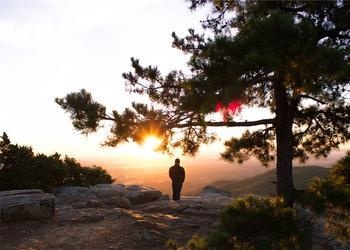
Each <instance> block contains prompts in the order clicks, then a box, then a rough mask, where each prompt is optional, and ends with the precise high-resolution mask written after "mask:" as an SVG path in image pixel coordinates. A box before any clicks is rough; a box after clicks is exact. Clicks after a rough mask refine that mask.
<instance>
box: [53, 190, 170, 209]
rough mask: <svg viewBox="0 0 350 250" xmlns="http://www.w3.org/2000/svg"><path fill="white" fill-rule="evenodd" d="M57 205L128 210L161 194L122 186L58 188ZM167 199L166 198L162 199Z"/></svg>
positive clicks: (156, 191) (55, 192) (155, 198)
mask: <svg viewBox="0 0 350 250" xmlns="http://www.w3.org/2000/svg"><path fill="white" fill-rule="evenodd" d="M54 194H55V196H56V202H57V204H58V205H67V204H68V205H71V206H72V207H73V208H76V209H80V208H93V207H97V208H102V207H119V208H130V207H131V205H135V204H143V203H146V202H150V201H155V200H157V199H159V198H160V197H161V195H162V193H161V192H160V191H158V190H156V189H154V188H149V187H144V186H139V185H130V186H125V185H123V184H99V185H96V186H93V187H60V188H57V189H55V190H54ZM164 199H167V197H164Z"/></svg>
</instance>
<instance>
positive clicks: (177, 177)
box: [169, 165, 185, 182]
mask: <svg viewBox="0 0 350 250" xmlns="http://www.w3.org/2000/svg"><path fill="white" fill-rule="evenodd" d="M169 177H170V179H171V180H172V181H173V182H184V180H185V169H184V168H183V167H181V166H180V165H174V166H172V167H171V168H170V169H169Z"/></svg>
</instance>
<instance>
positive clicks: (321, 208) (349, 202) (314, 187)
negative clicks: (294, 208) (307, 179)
mask: <svg viewBox="0 0 350 250" xmlns="http://www.w3.org/2000/svg"><path fill="white" fill-rule="evenodd" d="M349 170H350V151H348V152H347V154H346V156H345V157H344V158H343V159H341V160H340V161H338V163H337V164H335V165H334V166H333V168H332V170H331V173H330V175H329V176H328V177H327V178H326V179H324V180H320V179H319V178H315V179H314V180H313V182H312V183H311V185H310V187H309V189H308V190H307V191H306V193H305V194H304V195H303V197H302V198H301V200H300V202H301V203H302V204H304V205H307V206H310V207H311V208H312V210H313V211H315V212H316V213H317V214H320V215H322V216H324V217H325V219H326V222H327V224H326V229H327V230H328V231H329V232H331V233H332V234H333V235H335V236H336V237H337V238H338V239H339V240H340V241H343V242H345V243H347V244H350V182H349V179H350V171H349Z"/></svg>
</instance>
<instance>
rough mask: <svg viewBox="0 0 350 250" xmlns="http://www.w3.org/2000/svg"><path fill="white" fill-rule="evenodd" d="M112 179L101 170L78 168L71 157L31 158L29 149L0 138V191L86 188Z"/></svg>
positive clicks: (42, 155) (5, 138)
mask: <svg viewBox="0 0 350 250" xmlns="http://www.w3.org/2000/svg"><path fill="white" fill-rule="evenodd" d="M113 181H114V180H113V179H112V177H111V176H110V175H109V174H108V173H107V172H106V170H104V169H102V168H101V167H97V166H92V167H82V166H81V165H80V164H79V163H78V162H77V161H76V160H75V159H74V158H69V157H68V156H66V157H65V158H64V159H63V160H62V159H61V157H60V155H59V154H57V153H55V154H53V155H50V156H46V155H44V154H37V155H34V153H33V150H32V148H31V147H27V146H19V145H17V144H15V145H14V144H11V141H10V140H9V138H8V136H7V135H6V133H4V134H3V136H2V137H0V191H1V190H11V189H29V188H39V189H43V190H45V191H51V190H52V189H53V188H55V187H57V186H63V185H76V186H89V185H95V184H98V183H112V182H113Z"/></svg>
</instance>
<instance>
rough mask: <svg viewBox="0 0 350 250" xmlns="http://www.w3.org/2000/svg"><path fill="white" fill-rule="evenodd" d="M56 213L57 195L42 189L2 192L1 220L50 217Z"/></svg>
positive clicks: (0, 199)
mask: <svg viewBox="0 0 350 250" xmlns="http://www.w3.org/2000/svg"><path fill="white" fill-rule="evenodd" d="M54 213H55V197H54V196H53V195H52V194H49V193H44V192H43V191H42V190H39V189H29V190H10V191H2V192H0V221H15V220H40V219H48V218H51V217H53V215H54Z"/></svg>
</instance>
